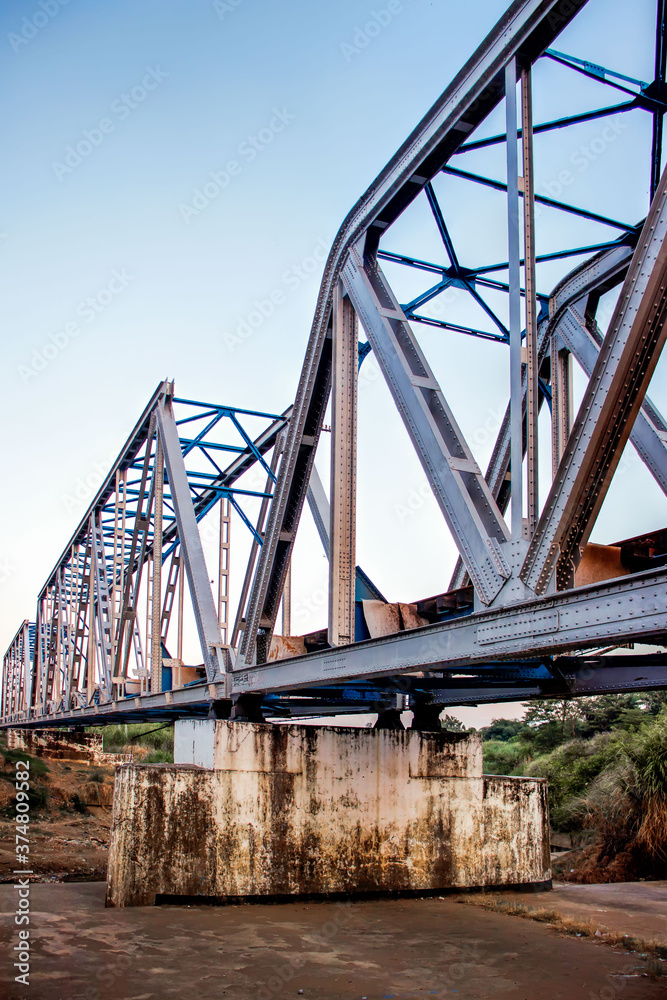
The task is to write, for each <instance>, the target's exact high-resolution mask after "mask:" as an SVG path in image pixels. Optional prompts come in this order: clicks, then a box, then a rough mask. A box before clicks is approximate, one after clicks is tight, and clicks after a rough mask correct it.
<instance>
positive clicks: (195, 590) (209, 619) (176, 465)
mask: <svg viewBox="0 0 667 1000" xmlns="http://www.w3.org/2000/svg"><path fill="white" fill-rule="evenodd" d="M156 417H157V426H158V433H159V435H160V440H161V442H162V448H163V450H164V463H165V466H166V469H167V475H168V478H169V486H170V488H171V496H172V500H173V504H174V511H175V514H176V522H177V524H178V537H179V538H180V541H181V553H182V556H183V560H184V562H185V569H186V573H187V579H188V586H189V589H190V597H191V600H192V609H193V612H194V616H195V622H196V625H197V633H198V635H199V643H200V645H201V650H202V655H203V657H204V664H205V666H206V676H207V678H208V679H209V680H210V681H214V680H218V679H220V678H221V676H222V677H224V676H225V674H226V664H225V658H224V656H223V650H222V646H223V643H222V638H221V634H220V624H219V621H218V612H217V609H216V606H215V601H214V599H213V592H212V590H211V583H210V577H209V574H208V570H207V568H206V559H205V558H204V550H203V548H202V544H201V538H200V535H199V528H198V526H197V519H196V517H195V511H194V507H193V504H192V496H191V493H190V485H189V483H188V475H187V472H186V469H185V463H184V462H183V454H182V452H181V443H180V441H179V437H178V427H177V426H176V421H175V420H174V414H173V410H172V406H171V400H170V399H169V398H168V397H165V398H163V399H162V400H161V401H160V403H159V404H158V406H157V408H156Z"/></svg>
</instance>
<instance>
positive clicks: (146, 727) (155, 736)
mask: <svg viewBox="0 0 667 1000" xmlns="http://www.w3.org/2000/svg"><path fill="white" fill-rule="evenodd" d="M158 726H159V723H153V722H142V723H136V724H132V725H127V724H126V725H122V726H105V727H104V729H103V731H102V738H103V741H104V751H105V753H131V752H132V750H134V751H135V752H136V750H137V748H140V747H141V748H146V749H148V754H147V755H144V754H143V751H142V756H141V761H142V762H143V763H147V764H153V763H173V761H174V727H173V725H169V726H166V727H165V728H163V729H159V728H158ZM90 732H99V730H95V729H91V730H90Z"/></svg>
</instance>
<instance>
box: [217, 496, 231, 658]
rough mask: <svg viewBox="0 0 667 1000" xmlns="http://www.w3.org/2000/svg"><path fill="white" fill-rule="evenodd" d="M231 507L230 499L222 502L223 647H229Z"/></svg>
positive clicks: (220, 588)
mask: <svg viewBox="0 0 667 1000" xmlns="http://www.w3.org/2000/svg"><path fill="white" fill-rule="evenodd" d="M230 530H231V505H230V503H229V498H228V497H222V499H221V500H220V549H219V552H218V621H219V622H220V635H221V637H222V642H223V645H225V646H229V556H230V548H229V544H230V535H229V532H230Z"/></svg>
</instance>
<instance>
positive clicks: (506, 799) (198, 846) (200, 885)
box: [107, 720, 551, 906]
mask: <svg viewBox="0 0 667 1000" xmlns="http://www.w3.org/2000/svg"><path fill="white" fill-rule="evenodd" d="M175 760H176V761H177V763H175V764H173V765H170V764H167V765H141V764H130V765H123V766H121V767H119V768H118V769H117V772H116V787H115V794H114V814H113V824H112V833H111V844H110V855H109V878H108V891H107V905H109V906H131V905H150V904H153V903H154V902H156V899H157V901H158V902H160V901H167V900H171V901H173V902H178V901H185V900H186V898H187V899H188V901H190V900H189V897H201V896H205V897H216V898H218V899H220V900H225V899H234V898H239V897H242V898H248V897H251V898H252V897H254V898H258V897H280V896H300V895H304V894H309V895H310V894H315V895H326V894H333V893H345V894H350V895H354V894H355V893H382V892H429V891H436V890H444V889H450V888H466V887H474V886H478V887H481V886H498V885H518V884H521V885H526V884H531V885H540V886H542V887H544V888H549V887H550V881H549V880H550V875H551V873H550V869H549V840H548V813H547V804H546V783H545V782H543V781H541V780H533V779H526V778H502V777H496V776H483V775H482V747H481V737H479V736H477V735H474V734H473V735H470V734H459V733H444V732H441V733H434V732H418V731H416V730H391V729H379V730H378V729H375V730H369V729H343V728H334V727H320V726H298V725H269V724H260V723H247V722H234V721H220V720H216V721H213V720H211V721H208V720H207V721H199V720H197V721H195V720H192V721H190V720H188V721H182V722H178V723H177V724H176V737H175Z"/></svg>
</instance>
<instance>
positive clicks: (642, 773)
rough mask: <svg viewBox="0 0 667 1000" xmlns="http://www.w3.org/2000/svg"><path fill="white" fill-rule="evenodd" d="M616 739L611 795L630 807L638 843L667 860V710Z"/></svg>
mask: <svg viewBox="0 0 667 1000" xmlns="http://www.w3.org/2000/svg"><path fill="white" fill-rule="evenodd" d="M615 743H616V760H615V762H614V765H612V783H611V789H610V790H611V795H610V799H611V801H612V802H613V803H614V804H615V805H616V809H617V810H620V811H623V810H625V811H626V815H627V819H626V821H625V822H626V825H627V826H630V825H631V826H633V827H634V829H635V832H636V840H637V843H638V844H639V845H641V846H642V847H643V848H644V849H645V850H646V851H647V852H648V854H649V855H650V856H651V857H654V858H659V859H660V860H662V861H667V714H666V713H664V712H663V713H661V714H660V715H659V716H658V717H657V718H656V719H655V720H654V721H652V722H651V723H649V724H647V725H644V726H642V727H641V729H640V730H639V731H638V732H636V733H619V735H618V737H617V739H616V741H615ZM613 777H615V779H616V780H615V781H613Z"/></svg>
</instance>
